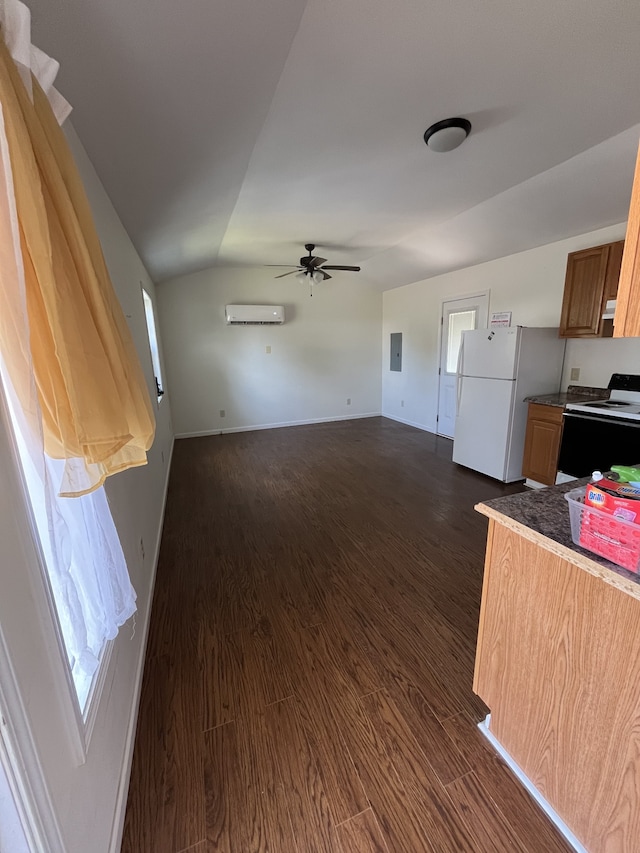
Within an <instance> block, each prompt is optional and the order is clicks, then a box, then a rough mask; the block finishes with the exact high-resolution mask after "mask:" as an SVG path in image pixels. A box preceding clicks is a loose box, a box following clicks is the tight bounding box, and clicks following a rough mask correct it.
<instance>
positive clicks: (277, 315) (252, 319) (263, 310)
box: [225, 305, 284, 326]
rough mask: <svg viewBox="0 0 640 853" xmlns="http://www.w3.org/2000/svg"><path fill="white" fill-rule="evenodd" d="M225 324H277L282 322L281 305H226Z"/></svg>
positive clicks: (282, 312) (282, 309)
mask: <svg viewBox="0 0 640 853" xmlns="http://www.w3.org/2000/svg"><path fill="white" fill-rule="evenodd" d="M225 314H226V319H227V326H279V325H280V324H282V323H284V307H283V306H282V305H227V306H226V308H225Z"/></svg>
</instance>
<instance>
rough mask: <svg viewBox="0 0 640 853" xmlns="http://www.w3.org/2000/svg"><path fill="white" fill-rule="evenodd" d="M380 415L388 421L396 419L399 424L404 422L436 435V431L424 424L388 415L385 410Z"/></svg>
mask: <svg viewBox="0 0 640 853" xmlns="http://www.w3.org/2000/svg"><path fill="white" fill-rule="evenodd" d="M382 417H383V418H389V420H390V421H397V422H398V423H399V424H406V425H407V426H410V427H415V428H416V429H421V430H422V431H423V432H430V433H431V434H432V435H437V433H436V432H434V430H432V429H429V428H428V427H426V426H425V425H424V424H417V423H415V422H414V421H408V420H407V419H406V418H399V417H397V416H396V415H389V414H387V412H383V413H382ZM440 437H441V438H446V437H447V436H445V435H443V436H440Z"/></svg>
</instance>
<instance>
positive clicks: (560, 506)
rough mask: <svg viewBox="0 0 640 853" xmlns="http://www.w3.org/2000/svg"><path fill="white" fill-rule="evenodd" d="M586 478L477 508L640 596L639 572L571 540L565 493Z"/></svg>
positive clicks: (635, 595) (606, 579) (499, 499)
mask: <svg viewBox="0 0 640 853" xmlns="http://www.w3.org/2000/svg"><path fill="white" fill-rule="evenodd" d="M588 482H589V478H588V477H586V478H584V479H582V480H575V481H574V482H572V483H564V484H562V485H560V486H552V487H550V488H548V489H528V490H527V491H526V492H519V493H518V494H516V495H507V496H506V497H503V498H495V499H493V500H490V501H486V502H484V503H481V504H478V505H477V506H476V509H477V510H478V512H480V513H482V514H483V515H486V516H488V517H489V518H493V519H495V520H496V521H498V522H499V523H500V524H504V525H505V527H508V528H510V529H511V530H514V531H515V532H516V533H519V534H521V535H522V536H524V537H525V538H526V539H529V540H530V541H532V542H535V543H536V544H538V545H540V546H541V547H543V548H546V549H547V550H548V551H551V552H553V553H554V554H557V555H558V556H559V557H562V558H563V559H565V560H568V561H569V562H571V563H573V564H574V565H576V566H578V567H580V568H582V569H584V570H585V571H588V572H590V573H591V574H593V575H596V576H597V577H600V578H602V579H603V580H604V581H606V582H607V583H610V584H612V585H613V586H615V587H617V588H618V589H621V590H622V591H623V592H626V593H628V594H629V595H632V596H633V597H634V598H638V599H640V575H638V574H634V573H633V572H628V571H627V570H626V569H623V568H622V567H621V566H616V565H615V563H611V562H609V560H606V559H605V558H604V557H599V556H598V555H597V554H594V553H592V552H591V551H587V550H585V549H584V548H580V547H579V546H578V545H574V544H573V541H572V540H571V524H570V522H569V504H568V503H567V501H566V499H565V497H564V495H565V493H566V492H569V491H571V489H575V488H578V487H579V486H586V484H587V483H588Z"/></svg>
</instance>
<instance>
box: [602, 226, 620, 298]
mask: <svg viewBox="0 0 640 853" xmlns="http://www.w3.org/2000/svg"><path fill="white" fill-rule="evenodd" d="M623 252H624V240H618V242H617V243H611V245H610V246H609V262H608V264H607V274H606V278H605V282H604V301H605V302H606V301H607V300H608V299H615V298H616V297H617V295H618V284H619V283H620V267H621V266H622V253H623Z"/></svg>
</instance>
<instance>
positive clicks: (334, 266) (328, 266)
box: [322, 264, 360, 272]
mask: <svg viewBox="0 0 640 853" xmlns="http://www.w3.org/2000/svg"><path fill="white" fill-rule="evenodd" d="M322 269H323V270H348V271H350V272H360V267H343V266H339V265H337V264H326V265H325V266H323V267H322Z"/></svg>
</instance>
